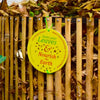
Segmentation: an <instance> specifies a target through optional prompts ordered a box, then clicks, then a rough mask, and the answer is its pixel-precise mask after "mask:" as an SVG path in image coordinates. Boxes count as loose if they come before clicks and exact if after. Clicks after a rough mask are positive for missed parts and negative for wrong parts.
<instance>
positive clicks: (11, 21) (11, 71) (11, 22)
mask: <svg viewBox="0 0 100 100" xmlns="http://www.w3.org/2000/svg"><path fill="white" fill-rule="evenodd" d="M12 89H13V16H11V17H10V90H12ZM10 100H13V94H10Z"/></svg>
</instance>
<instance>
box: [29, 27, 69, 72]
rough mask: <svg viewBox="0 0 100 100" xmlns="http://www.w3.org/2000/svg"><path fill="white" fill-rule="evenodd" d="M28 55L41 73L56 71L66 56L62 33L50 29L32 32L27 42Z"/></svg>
mask: <svg viewBox="0 0 100 100" xmlns="http://www.w3.org/2000/svg"><path fill="white" fill-rule="evenodd" d="M27 49H28V57H29V60H30V62H31V63H32V65H33V66H34V67H35V68H36V69H37V70H38V71H41V72H43V73H53V72H56V71H58V70H59V69H61V68H62V67H63V65H64V64H65V62H66V60H67V57H68V46H67V43H66V41H65V39H64V38H63V37H62V35H61V34H60V33H59V32H57V31H55V30H52V29H50V31H49V32H48V31H47V29H41V30H39V31H37V32H36V33H34V34H33V36H32V37H31V38H30V40H29V43H28V48H27Z"/></svg>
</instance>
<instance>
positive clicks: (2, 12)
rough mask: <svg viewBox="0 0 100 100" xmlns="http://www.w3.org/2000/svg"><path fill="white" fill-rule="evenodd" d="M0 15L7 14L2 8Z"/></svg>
mask: <svg viewBox="0 0 100 100" xmlns="http://www.w3.org/2000/svg"><path fill="white" fill-rule="evenodd" d="M0 15H3V16H9V15H8V14H7V13H6V12H4V11H3V10H0Z"/></svg>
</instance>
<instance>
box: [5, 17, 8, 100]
mask: <svg viewBox="0 0 100 100" xmlns="http://www.w3.org/2000/svg"><path fill="white" fill-rule="evenodd" d="M5 56H6V57H7V59H6V61H5V68H6V70H5V100H9V19H8V17H5Z"/></svg>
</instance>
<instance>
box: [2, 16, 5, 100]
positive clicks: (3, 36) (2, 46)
mask: <svg viewBox="0 0 100 100" xmlns="http://www.w3.org/2000/svg"><path fill="white" fill-rule="evenodd" d="M2 56H4V17H2ZM2 66H3V67H5V66H4V63H2ZM4 77H5V75H4V70H2V79H4ZM2 100H4V87H2Z"/></svg>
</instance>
